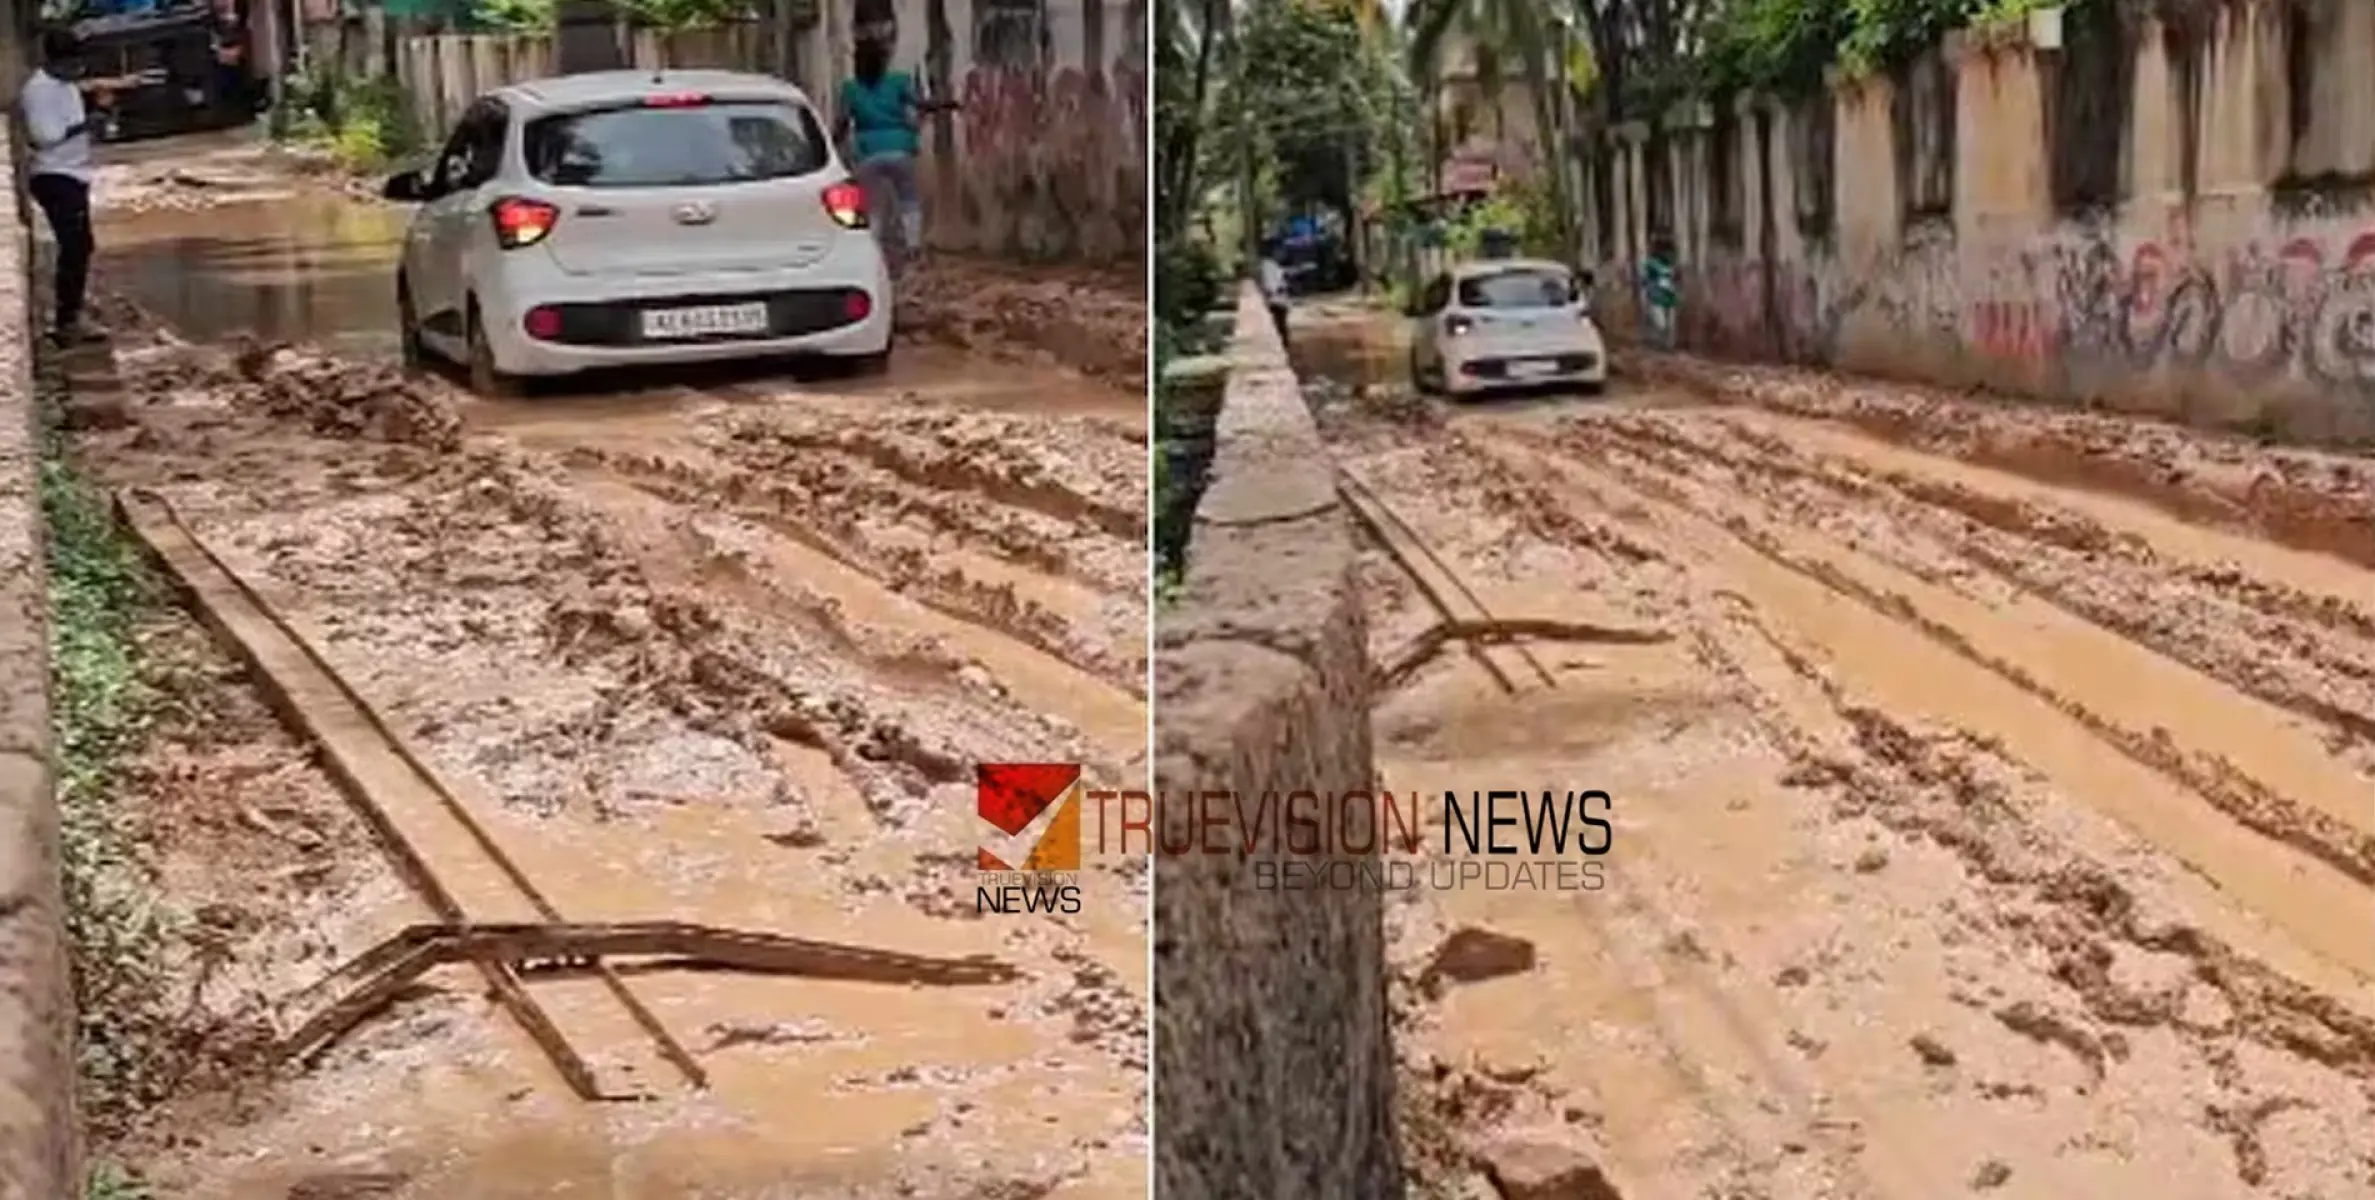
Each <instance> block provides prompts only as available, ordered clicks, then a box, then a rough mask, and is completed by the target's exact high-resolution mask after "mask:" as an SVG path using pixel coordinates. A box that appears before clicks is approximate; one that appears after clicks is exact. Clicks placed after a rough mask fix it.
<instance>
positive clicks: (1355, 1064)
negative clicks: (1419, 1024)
mask: <svg viewBox="0 0 2375 1200" xmlns="http://www.w3.org/2000/svg"><path fill="white" fill-rule="evenodd" d="M1229 359H1230V366H1229V378H1228V384H1227V388H1226V391H1225V394H1224V397H1223V399H1222V401H1221V409H1220V413H1219V416H1218V419H1217V421H1216V423H1215V427H1214V449H1213V460H1212V467H1211V475H1210V478H1209V482H1208V483H1207V485H1206V488H1205V491H1204V495H1203V498H1202V499H1201V501H1200V502H1199V503H1198V504H1197V507H1196V519H1195V530H1194V534H1193V536H1192V540H1191V541H1190V542H1189V545H1188V552H1187V553H1188V560H1187V573H1186V579H1185V580H1184V587H1183V590H1182V593H1181V594H1180V595H1179V597H1178V598H1177V601H1176V603H1175V604H1173V605H1172V606H1170V607H1168V608H1166V609H1164V610H1162V611H1160V612H1158V613H1157V615H1156V620H1157V622H1158V626H1159V631H1160V632H1159V638H1160V641H1159V645H1158V649H1157V653H1156V678H1155V690H1156V696H1155V702H1156V711H1157V712H1158V713H1159V714H1160V718H1159V721H1158V724H1157V742H1156V761H1155V786H1156V787H1157V788H1158V789H1159V790H1160V792H1161V794H1162V795H1163V796H1164V797H1166V799H1167V802H1171V801H1175V799H1176V798H1179V797H1184V796H1187V795H1189V794H1190V793H1195V792H1214V791H1218V792H1223V793H1227V792H1234V793H1235V794H1237V795H1239V796H1244V797H1247V798H1248V804H1249V805H1251V804H1253V803H1255V802H1256V801H1258V798H1259V797H1261V796H1262V795H1263V794H1264V793H1265V792H1276V793H1278V794H1279V795H1285V794H1287V793H1290V792H1294V791H1298V790H1303V789H1309V790H1312V791H1315V792H1320V793H1323V794H1324V793H1331V792H1332V793H1337V794H1342V793H1344V792H1347V791H1357V790H1362V789H1368V788H1371V787H1373V786H1374V783H1375V775H1376V770H1375V766H1374V763H1373V760H1372V758H1371V753H1370V735H1369V677H1370V676H1369V671H1370V667H1369V653H1368V636H1367V625H1366V621H1365V618H1364V616H1363V613H1362V609H1361V602H1360V599H1359V595H1358V593H1357V591H1356V590H1355V586H1354V582H1355V581H1354V570H1355V566H1356V559H1355V553H1354V543H1353V537H1352V527H1351V525H1350V522H1349V520H1348V517H1347V514H1346V512H1345V511H1344V509H1343V508H1342V506H1341V501H1339V499H1338V498H1337V495H1336V490H1335V480H1334V476H1333V474H1332V473H1331V472H1330V471H1329V469H1328V466H1327V463H1328V461H1329V459H1328V455H1327V451H1326V448H1325V447H1324V446H1323V445H1322V444H1321V442H1320V437H1319V430H1318V428H1317V426H1315V425H1314V424H1313V423H1312V420H1311V415H1310V413H1309V411H1308V410H1307V409H1305V407H1304V405H1303V399H1302V395H1301V392H1300V390H1299V388H1298V387H1297V385H1296V382H1295V376H1294V373H1293V371H1292V370H1291V369H1290V368H1289V367H1288V365H1287V361H1286V353H1285V351H1284V349H1283V348H1281V346H1280V345H1279V341H1278V336H1277V333H1276V332H1275V331H1274V330H1273V329H1272V327H1271V324H1270V318H1269V314H1268V312H1267V311H1266V310H1265V309H1264V308H1263V306H1262V303H1261V300H1260V297H1259V296H1258V294H1257V293H1256V292H1255V291H1254V290H1253V289H1252V288H1250V287H1248V288H1246V289H1244V292H1243V295H1242V296H1240V298H1239V300H1238V307H1237V326H1236V335H1235V338H1234V340H1233V342H1232V344H1231V346H1230V351H1229ZM1222 803H1227V801H1226V800H1223V801H1222ZM1163 821H1164V826H1165V828H1164V830H1163V833H1164V835H1165V839H1166V840H1167V841H1177V842H1192V841H1194V840H1195V838H1196V836H1197V833H1198V831H1197V830H1194V829H1192V828H1189V827H1188V826H1190V825H1191V824H1192V822H1191V820H1190V819H1189V817H1188V814H1187V813H1186V812H1184V811H1182V810H1180V809H1176V808H1170V807H1167V808H1165V810H1164V812H1163ZM1262 857H1265V856H1264V855H1263V854H1262V853H1260V852H1258V851H1257V853H1256V854H1255V855H1253V856H1251V857H1241V856H1239V855H1236V854H1220V855H1213V856H1164V857H1158V858H1157V859H1156V867H1155V870H1156V873H1157V878H1156V881H1155V985H1154V986H1155V1004H1154V1012H1155V1016H1154V1021H1155V1038H1156V1041H1155V1056H1154V1058H1155V1085H1154V1086H1155V1106H1156V1110H1157V1111H1158V1112H1160V1113H1161V1114H1162V1116H1161V1118H1160V1125H1161V1129H1160V1137H1159V1138H1158V1143H1157V1145H1156V1147H1155V1187H1156V1191H1155V1194H1156V1196H1157V1197H1179V1198H1181V1200H1189V1198H1194V1197H1206V1196H1260V1197H1265V1198H1267V1200H1322V1198H1329V1197H1342V1196H1359V1197H1363V1198H1365V1200H1368V1198H1374V1200H1393V1198H1394V1197H1398V1196H1400V1195H1401V1194H1402V1182H1401V1169H1400V1165H1399V1155H1398V1152H1397V1150H1396V1146H1395V1141H1394V1132H1395V1131H1394V1121H1393V1113H1394V1103H1393V1097H1394V1082H1393V1079H1394V1076H1393V1063H1394V1059H1393V1049H1392V1044H1391V1040H1390V1036H1389V1032H1388V1028H1387V1018H1386V994H1385V970H1386V963H1385V928H1384V910H1383V904H1382V896H1381V893H1380V892H1379V891H1378V890H1377V889H1374V888H1349V889H1345V890H1327V891H1312V890H1305V891H1279V890H1264V889H1262V888H1260V887H1258V886H1257V885H1256V882H1255V880H1256V876H1255V872H1256V861H1257V860H1258V859H1260V858H1262ZM1370 857H1371V858H1372V859H1373V858H1374V855H1372V856H1370ZM1304 861H1306V862H1309V861H1311V860H1309V859H1306V860H1304Z"/></svg>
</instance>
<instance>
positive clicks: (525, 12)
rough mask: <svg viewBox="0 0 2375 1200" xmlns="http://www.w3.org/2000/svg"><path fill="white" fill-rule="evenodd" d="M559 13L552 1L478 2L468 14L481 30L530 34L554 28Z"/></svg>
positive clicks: (506, 0) (500, 0)
mask: <svg viewBox="0 0 2375 1200" xmlns="http://www.w3.org/2000/svg"><path fill="white" fill-rule="evenodd" d="M559 13H560V6H559V5H558V4H556V3H554V0H478V2H477V3H476V4H473V5H472V6H471V14H470V15H471V24H473V25H475V26H477V27H479V28H482V29H489V30H518V31H521V32H532V31H537V30H545V29H552V28H554V27H556V26H557V25H558V24H559V21H558V17H559Z"/></svg>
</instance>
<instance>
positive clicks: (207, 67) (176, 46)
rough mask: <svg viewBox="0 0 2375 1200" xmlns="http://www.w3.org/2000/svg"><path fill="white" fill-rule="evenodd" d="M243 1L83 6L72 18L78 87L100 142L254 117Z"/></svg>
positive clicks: (259, 98)
mask: <svg viewBox="0 0 2375 1200" xmlns="http://www.w3.org/2000/svg"><path fill="white" fill-rule="evenodd" d="M242 7H244V6H241V5H226V6H222V7H217V6H216V5H213V4H209V3H205V2H204V0H198V2H195V3H189V2H184V3H165V4H159V5H157V6H155V7H150V8H134V7H129V6H126V7H123V8H120V9H119V8H116V7H113V6H108V5H103V4H86V5H85V6H84V7H83V9H82V10H81V12H80V13H78V14H77V19H76V20H75V21H74V23H73V30H74V35H75V37H76V38H77V39H79V40H80V41H81V43H82V50H83V56H84V73H83V87H84V90H85V91H86V92H88V93H89V94H90V96H91V115H92V118H93V121H94V125H95V128H96V131H97V133H98V135H99V138H100V140H102V141H111V142H113V141H129V140H132V139H136V138H144V137H159V136H163V135H166V134H174V133H186V132H190V131H192V130H199V129H217V128H222V127H225V126H230V125H239V124H244V123H246V122H247V121H250V120H253V119H254V118H255V115H256V113H257V112H258V111H260V110H261V109H262V107H263V93H264V89H263V88H261V87H259V86H258V84H257V80H256V77H255V72H254V70H253V68H252V67H251V66H250V65H249V64H250V51H251V49H252V47H251V46H250V44H249V37H248V29H247V24H246V22H245V21H243V20H242V19H241V18H240V13H241V9H242Z"/></svg>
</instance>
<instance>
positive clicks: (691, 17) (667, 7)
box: [619, 0, 751, 29]
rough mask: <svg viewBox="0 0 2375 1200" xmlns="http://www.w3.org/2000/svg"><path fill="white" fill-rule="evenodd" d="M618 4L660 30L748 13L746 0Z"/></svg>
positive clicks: (637, 0)
mask: <svg viewBox="0 0 2375 1200" xmlns="http://www.w3.org/2000/svg"><path fill="white" fill-rule="evenodd" d="M619 7H621V8H623V9H625V10H626V11H627V12H628V13H629V14H631V15H632V16H633V17H634V19H635V20H636V21H638V22H640V23H642V24H645V25H650V26H653V27H656V28H659V29H697V28H699V27H701V26H704V25H716V24H719V23H721V22H725V21H733V20H739V19H741V18H744V17H747V16H749V15H751V6H750V5H749V4H748V3H746V2H745V0H619Z"/></svg>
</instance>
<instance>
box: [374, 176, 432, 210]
mask: <svg viewBox="0 0 2375 1200" xmlns="http://www.w3.org/2000/svg"><path fill="white" fill-rule="evenodd" d="M430 191H431V189H430V187H429V181H428V179H427V178H426V177H425V176H423V175H422V173H421V172H419V171H406V172H404V173H403V174H401V175H391V176H389V177H388V182H387V186H386V187H383V188H381V189H379V194H380V196H381V197H382V198H384V199H388V200H393V201H395V202H396V203H398V204H419V203H421V202H422V201H425V200H427V199H429V195H430Z"/></svg>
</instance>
